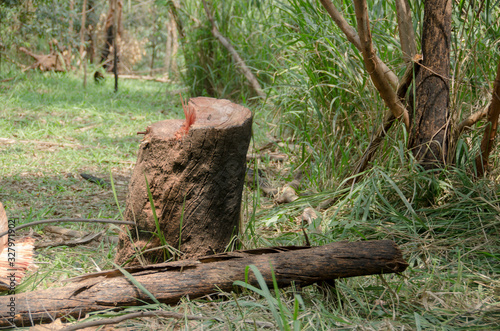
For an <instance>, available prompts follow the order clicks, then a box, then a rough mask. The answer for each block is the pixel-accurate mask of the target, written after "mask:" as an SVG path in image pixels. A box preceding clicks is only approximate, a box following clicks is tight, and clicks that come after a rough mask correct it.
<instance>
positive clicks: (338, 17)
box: [320, 0, 398, 89]
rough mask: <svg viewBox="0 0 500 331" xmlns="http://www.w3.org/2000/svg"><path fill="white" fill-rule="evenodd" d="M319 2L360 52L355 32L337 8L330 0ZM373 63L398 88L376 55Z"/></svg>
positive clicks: (391, 72) (396, 80)
mask: <svg viewBox="0 0 500 331" xmlns="http://www.w3.org/2000/svg"><path fill="white" fill-rule="evenodd" d="M320 2H321V4H322V5H323V7H324V8H325V9H326V11H327V12H328V14H329V15H330V17H331V18H332V19H333V21H334V22H335V24H337V26H338V27H339V29H340V30H341V31H342V32H343V33H344V34H345V36H346V37H347V40H349V41H350V42H351V43H352V44H353V45H354V47H356V48H357V49H358V50H359V51H360V52H361V41H360V39H359V36H358V34H357V33H356V30H354V28H353V27H351V26H350V25H349V23H347V21H346V20H345V18H344V17H343V16H342V14H341V13H340V12H339V11H338V10H337V8H335V6H334V5H333V3H332V2H331V0H320ZM374 61H375V62H376V64H377V66H378V67H380V71H382V72H383V73H384V76H385V78H386V79H387V80H388V81H389V84H391V86H392V87H393V88H394V89H396V87H397V86H398V77H397V76H396V74H395V73H394V72H393V71H392V70H391V69H389V67H388V66H387V65H386V64H385V63H384V62H382V60H381V59H380V58H378V57H377V56H376V55H375V57H374Z"/></svg>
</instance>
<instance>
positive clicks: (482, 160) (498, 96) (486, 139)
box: [476, 61, 500, 176]
mask: <svg viewBox="0 0 500 331" xmlns="http://www.w3.org/2000/svg"><path fill="white" fill-rule="evenodd" d="M499 115H500V61H498V65H497V74H496V76H495V81H494V82H493V91H492V93H491V103H490V106H489V107H488V115H487V124H486V127H485V128H484V136H483V140H481V153H480V154H479V155H478V156H477V157H476V169H477V175H478V176H483V175H484V173H485V172H486V170H488V158H489V157H490V153H491V150H492V149H493V146H494V145H495V137H496V135H497V127H498V116H499Z"/></svg>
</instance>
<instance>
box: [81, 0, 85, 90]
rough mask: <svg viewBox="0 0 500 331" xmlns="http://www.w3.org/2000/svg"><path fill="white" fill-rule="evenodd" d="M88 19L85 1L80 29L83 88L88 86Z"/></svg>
mask: <svg viewBox="0 0 500 331" xmlns="http://www.w3.org/2000/svg"><path fill="white" fill-rule="evenodd" d="M86 17H87V0H83V6H82V24H81V28H80V69H81V68H83V88H85V87H86V86H87V63H86V56H85V51H84V42H85V19H86Z"/></svg>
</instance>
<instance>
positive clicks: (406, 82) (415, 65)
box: [347, 55, 422, 185]
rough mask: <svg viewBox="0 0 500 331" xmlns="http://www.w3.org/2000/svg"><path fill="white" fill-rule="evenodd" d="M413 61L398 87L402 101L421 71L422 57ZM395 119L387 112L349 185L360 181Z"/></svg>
mask: <svg viewBox="0 0 500 331" xmlns="http://www.w3.org/2000/svg"><path fill="white" fill-rule="evenodd" d="M413 61H414V62H413ZM413 61H412V62H410V63H408V65H407V67H406V71H405V73H404V75H403V77H402V78H401V83H400V84H399V86H398V90H397V92H396V94H397V96H398V98H399V99H400V100H404V98H405V95H406V92H407V91H408V88H409V87H410V84H411V82H412V81H413V77H416V76H417V74H418V71H419V69H420V63H421V62H422V57H421V56H419V55H417V56H415V58H414V59H413ZM395 119H396V117H394V114H393V113H392V112H391V111H387V113H386V114H385V116H384V121H383V123H382V125H381V126H380V128H379V129H378V131H377V133H376V134H375V135H374V136H373V138H372V140H371V141H370V144H369V145H368V148H367V149H366V150H365V152H364V154H363V156H362V157H361V159H360V160H359V162H358V164H357V165H356V168H355V169H354V171H353V175H352V177H351V179H350V180H349V181H348V182H347V184H349V185H351V184H352V183H353V182H355V181H357V180H359V179H360V176H359V174H360V173H362V172H363V171H365V170H366V168H367V167H368V164H369V162H370V161H371V160H372V158H373V156H374V155H375V152H376V151H377V149H378V147H379V146H380V144H381V143H382V141H383V139H384V137H385V135H386V134H387V132H388V131H389V129H390V128H391V126H392V124H393V123H394V120H395Z"/></svg>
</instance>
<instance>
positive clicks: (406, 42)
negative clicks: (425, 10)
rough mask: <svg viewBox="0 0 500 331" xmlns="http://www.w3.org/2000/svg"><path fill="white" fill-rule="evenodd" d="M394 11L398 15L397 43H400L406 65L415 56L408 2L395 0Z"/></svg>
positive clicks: (413, 33) (415, 49) (415, 44)
mask: <svg viewBox="0 0 500 331" xmlns="http://www.w3.org/2000/svg"><path fill="white" fill-rule="evenodd" d="M396 11H397V15H398V30H399V42H400V43H401V50H402V51H403V57H404V60H405V62H406V63H408V62H410V61H411V60H412V59H413V57H414V56H415V55H416V54H417V43H416V41H415V32H414V31H413V23H412V18H411V12H410V4H409V3H408V0H396Z"/></svg>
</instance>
